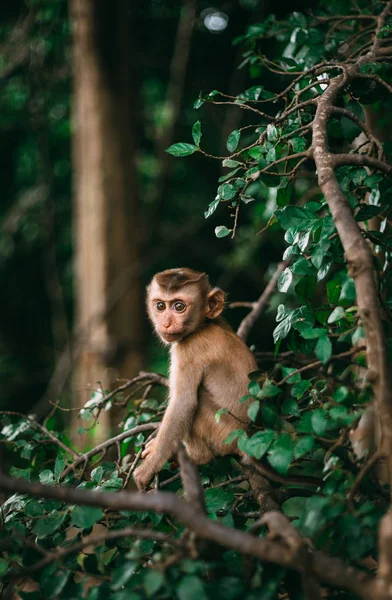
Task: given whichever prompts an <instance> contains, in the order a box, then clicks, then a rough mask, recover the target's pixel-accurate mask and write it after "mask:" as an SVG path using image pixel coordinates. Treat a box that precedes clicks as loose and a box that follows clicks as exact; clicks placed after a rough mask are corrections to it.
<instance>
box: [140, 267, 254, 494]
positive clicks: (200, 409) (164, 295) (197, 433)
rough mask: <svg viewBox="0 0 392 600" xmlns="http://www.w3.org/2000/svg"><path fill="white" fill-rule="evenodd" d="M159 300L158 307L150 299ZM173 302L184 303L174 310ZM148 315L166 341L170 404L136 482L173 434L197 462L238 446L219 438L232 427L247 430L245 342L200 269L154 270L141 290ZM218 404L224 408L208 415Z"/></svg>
mask: <svg viewBox="0 0 392 600" xmlns="http://www.w3.org/2000/svg"><path fill="white" fill-rule="evenodd" d="M158 301H160V302H164V303H165V310H163V311H162V312H159V311H158V310H157V308H156V303H157V302H158ZM176 302H184V303H185V304H186V306H187V308H186V310H185V311H184V312H180V313H177V312H176V310H175V309H174V306H175V303H176ZM147 307H148V313H149V316H150V318H151V320H152V322H153V324H154V327H155V330H156V332H157V333H158V335H159V336H160V337H161V339H162V340H163V342H164V343H168V344H171V349H170V357H171V365H170V378H169V404H168V407H167V409H166V412H165V415H164V417H163V421H162V424H161V426H160V428H159V431H158V435H157V437H156V438H155V439H154V440H152V441H151V442H150V444H148V445H147V447H146V450H145V451H144V453H143V456H144V457H145V460H144V462H143V463H142V465H141V466H140V467H139V468H138V469H137V470H136V471H135V481H136V483H137V485H138V487H139V489H142V488H144V487H146V486H147V485H148V483H149V482H150V480H151V479H152V477H153V476H154V474H155V473H158V472H159V471H160V470H161V469H162V467H163V465H164V464H165V462H166V461H167V460H169V459H170V458H171V457H172V456H173V455H174V453H175V451H176V448H177V445H178V443H179V442H180V441H183V442H184V443H185V446H186V449H187V451H188V453H189V456H190V457H191V459H192V460H193V461H194V462H195V463H196V464H204V463H208V462H209V461H211V460H212V459H213V458H214V457H215V456H222V455H225V454H233V453H238V449H237V443H236V441H234V442H233V443H231V444H223V442H224V440H225V439H226V438H227V436H228V435H229V433H230V432H231V431H233V430H234V429H246V428H247V426H248V423H249V418H248V415H247V408H248V403H243V404H240V402H239V400H240V398H242V397H243V396H244V395H245V394H247V390H248V373H249V372H250V371H253V370H255V369H256V362H255V359H254V357H253V355H252V353H251V352H250V350H249V348H248V347H247V346H246V345H245V344H244V342H243V341H242V340H241V339H240V338H239V337H238V336H237V335H236V334H235V333H234V332H233V330H232V329H231V328H230V327H229V325H228V324H227V323H226V322H225V321H224V320H223V319H222V318H221V317H220V315H221V313H222V310H223V307H224V293H223V292H222V290H219V289H217V288H214V289H211V286H210V284H209V282H208V278H207V276H206V275H205V273H199V272H197V271H192V270H191V269H171V270H169V271H163V272H162V273H158V274H157V275H155V277H154V279H153V280H152V282H151V284H150V286H149V287H148V294H147ZM220 408H226V409H227V410H228V414H222V415H221V416H220V420H219V423H217V422H216V420H215V415H216V413H217V411H218V410H219V409H220Z"/></svg>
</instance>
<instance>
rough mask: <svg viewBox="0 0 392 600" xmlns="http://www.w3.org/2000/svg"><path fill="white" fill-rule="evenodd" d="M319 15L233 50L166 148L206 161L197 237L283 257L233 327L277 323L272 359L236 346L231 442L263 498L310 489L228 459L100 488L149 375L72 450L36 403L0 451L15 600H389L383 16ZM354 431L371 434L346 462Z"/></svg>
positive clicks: (368, 7) (130, 465)
mask: <svg viewBox="0 0 392 600" xmlns="http://www.w3.org/2000/svg"><path fill="white" fill-rule="evenodd" d="M320 4H321V8H320V9H319V10H317V12H315V13H314V14H313V13H310V14H303V13H293V14H292V15H290V16H289V17H288V18H287V19H286V20H284V21H279V20H276V19H275V18H274V17H273V16H272V15H269V16H268V18H266V19H265V20H264V21H263V22H262V23H257V24H252V25H250V26H249V27H248V28H247V30H246V31H245V33H244V34H243V35H241V36H240V37H237V38H236V40H235V44H237V45H240V46H241V48H242V53H243V58H244V62H243V68H248V69H249V72H250V75H251V78H252V79H253V85H252V86H250V87H249V88H247V89H245V90H243V91H242V92H241V93H239V94H237V95H235V96H231V95H228V94H227V93H226V92H225V90H223V91H221V90H219V91H218V90H216V89H215V90H213V91H211V92H209V93H204V92H202V93H200V96H199V97H198V98H196V99H195V104H194V108H195V110H198V111H200V112H201V117H200V118H197V116H196V117H195V121H196V122H195V123H194V125H193V127H192V130H191V132H190V135H189V140H188V141H186V142H178V143H174V144H172V145H171V146H170V148H169V149H168V152H169V153H170V154H172V155H174V156H176V157H182V156H189V155H194V154H196V153H201V154H202V155H205V156H206V158H205V159H204V160H205V161H206V162H207V157H211V156H212V157H213V158H216V159H217V160H219V161H222V163H221V164H222V174H221V175H220V178H219V182H218V187H217V193H216V197H215V199H214V200H213V201H212V202H210V203H209V205H208V206H206V211H205V217H206V219H207V223H208V222H209V221H208V219H210V218H215V217H216V214H218V215H219V221H218V223H219V224H217V225H216V227H215V234H216V237H217V238H223V237H228V236H231V237H233V238H235V237H236V236H241V227H242V223H243V219H244V220H245V223H246V224H245V226H244V227H245V230H246V233H247V236H249V232H250V229H252V228H253V231H254V235H256V232H257V229H259V230H260V231H259V232H258V233H259V234H260V236H265V235H271V237H273V239H274V240H275V239H279V240H284V246H285V249H284V253H283V256H282V259H281V261H282V262H280V263H279V265H278V266H277V263H276V262H274V263H273V264H272V270H271V277H273V276H274V277H275V279H276V280H277V290H275V289H274V288H273V287H272V286H270V287H269V289H268V293H267V294H264V295H263V296H262V297H261V299H260V301H259V302H258V303H253V304H252V305H250V306H249V307H248V308H249V309H250V310H251V312H250V315H249V318H248V319H247V318H246V317H245V320H244V321H243V322H242V324H241V327H242V330H241V332H242V336H243V337H244V339H245V338H248V337H249V336H250V331H249V327H250V326H251V325H253V324H254V323H253V320H252V314H253V315H254V314H255V313H256V314H257V316H258V318H260V317H261V315H262V314H263V313H264V311H265V308H266V304H267V303H269V304H270V309H271V310H275V312H276V326H275V328H274V330H273V341H274V343H275V349H274V351H273V352H270V351H266V350H265V348H264V347H263V346H262V345H261V344H260V342H259V340H258V339H257V336H254V337H252V338H251V339H252V342H254V350H255V353H256V356H257V357H258V358H259V359H260V370H259V371H257V372H255V373H252V374H251V376H250V383H249V395H250V396H251V397H252V398H253V401H252V403H251V405H250V408H249V417H250V419H251V421H252V423H253V426H252V429H251V431H249V432H248V435H247V434H245V433H244V432H243V431H242V430H238V431H237V432H234V434H233V436H235V437H236V438H237V439H238V446H239V448H240V449H241V450H243V451H245V452H246V453H247V454H249V455H250V456H253V457H255V458H257V459H259V460H262V461H266V462H267V463H268V464H269V465H270V466H272V467H273V468H274V469H275V471H276V472H277V473H278V474H279V475H280V476H281V477H282V478H283V481H284V478H285V477H286V476H287V475H299V476H304V475H312V476H315V477H318V478H319V479H320V486H319V487H318V488H317V490H316V491H314V489H313V488H311V487H309V486H308V485H306V484H305V483H304V484H303V485H298V486H295V487H294V486H291V485H288V484H285V483H277V482H276V481H270V482H268V481H266V480H264V479H260V480H258V481H251V482H250V484H249V482H248V480H247V478H246V474H244V473H243V472H242V470H241V468H240V466H239V464H238V463H237V461H235V460H234V459H228V458H224V459H219V460H216V461H214V462H213V463H211V464H209V465H206V466H204V467H202V468H201V469H200V477H199V475H198V473H197V472H196V471H195V469H194V468H193V466H192V465H191V464H189V461H188V459H187V457H186V455H184V453H180V455H179V462H180V474H178V473H177V472H176V471H173V469H176V466H174V465H168V469H166V470H164V471H163V472H162V473H161V475H160V478H159V482H156V488H157V489H158V490H161V489H162V490H165V491H168V492H171V494H170V495H165V494H161V493H160V491H157V493H155V494H154V493H148V494H145V495H143V494H135V493H132V492H129V491H126V492H124V493H123V494H122V493H121V492H119V490H121V489H123V488H124V489H125V488H126V489H127V490H128V489H129V486H130V482H131V478H132V472H133V471H134V469H135V467H136V465H137V462H138V460H139V459H140V455H141V451H142V448H143V444H144V442H145V441H146V439H147V438H148V436H149V435H151V433H152V432H153V430H154V429H155V428H156V427H157V425H156V423H157V422H159V420H160V418H161V416H162V411H163V410H164V407H165V399H164V394H163V390H164V388H165V386H166V385H167V382H166V379H165V378H164V377H162V376H160V375H157V374H155V373H142V374H140V376H138V377H136V378H135V379H133V380H131V381H129V382H126V383H124V384H123V385H121V386H120V387H118V388H117V389H116V390H114V391H113V392H107V391H104V390H102V391H101V392H96V393H95V395H94V396H93V397H92V399H91V400H90V401H89V403H88V404H87V405H86V406H85V407H84V408H83V409H82V411H81V423H82V425H83V426H82V429H89V428H91V427H93V426H94V424H95V422H96V421H97V420H98V419H99V415H100V412H101V411H102V410H106V409H110V408H111V407H112V406H119V405H120V406H125V407H126V410H127V414H126V416H125V418H124V419H123V422H122V432H121V433H120V434H118V435H116V436H115V437H113V438H111V439H110V440H108V441H106V442H104V443H103V444H102V445H101V446H97V447H96V448H93V449H91V450H89V451H87V452H86V453H85V454H80V453H78V452H76V451H75V450H73V449H72V448H71V447H70V443H69V440H68V439H67V435H66V433H65V432H64V431H61V430H59V421H58V419H57V416H56V415H57V413H56V410H55V408H56V407H54V408H53V410H52V413H51V414H50V415H49V417H48V418H47V419H46V421H45V422H44V423H43V424H41V423H38V422H36V421H35V420H34V418H33V417H28V418H23V417H20V416H18V415H17V414H11V413H9V414H7V415H4V427H3V429H2V433H1V435H2V441H3V442H5V443H6V446H7V449H8V451H9V452H10V453H13V455H12V456H13V463H14V466H12V467H11V469H10V475H11V476H12V477H13V479H11V478H9V477H6V476H3V475H0V487H2V488H3V489H5V490H8V491H14V492H16V494H15V495H14V496H11V497H10V498H8V499H7V500H6V501H5V503H4V504H3V528H2V531H1V538H0V539H1V543H2V544H3V547H4V553H3V556H2V558H0V573H1V574H2V576H3V580H4V582H5V584H7V583H8V582H11V584H12V583H13V584H15V585H16V587H17V588H18V586H20V585H21V582H22V581H23V578H24V577H26V576H28V577H29V579H30V580H32V581H33V582H36V583H37V584H38V585H37V586H36V588H32V589H33V590H34V591H29V592H26V591H25V592H19V594H20V596H21V597H23V598H32V600H34V598H39V597H44V598H57V597H59V598H64V599H66V598H67V599H71V598H81V597H87V598H88V599H89V600H96V599H97V600H98V599H100V598H106V597H107V596H108V595H110V597H111V598H113V599H114V600H122V599H123V598H124V599H125V598H127V599H131V600H139V599H142V598H149V597H156V598H162V599H165V598H173V597H177V598H179V600H192V599H193V598H195V599H196V598H197V599H204V598H206V599H207V598H211V599H212V598H214V597H215V598H225V599H227V600H231V599H232V600H235V599H236V598H246V599H249V600H253V599H256V598H257V599H258V600H268V599H270V600H273V599H275V598H281V599H282V598H290V599H295V600H297V599H301V598H305V599H309V600H310V599H312V600H313V599H316V598H321V597H323V598H359V597H362V598H369V599H370V598H374V599H376V598H390V597H391V596H390V591H389V588H388V586H390V585H391V572H392V568H391V563H392V552H391V548H390V534H389V530H390V526H389V522H390V518H391V516H390V512H389V511H390V508H389V489H388V485H389V483H390V477H391V467H390V457H391V456H392V447H391V436H390V431H391V430H392V429H391V427H392V391H391V390H392V387H391V385H390V384H391V382H390V372H389V371H390V364H391V359H392V355H391V350H392V344H391V340H392V337H391V313H390V310H391V308H392V295H391V292H392V270H391V268H390V261H391V250H392V238H391V232H390V207H391V199H392V184H391V180H390V177H391V175H392V167H391V166H390V165H389V164H388V156H389V154H390V145H389V143H388V129H389V127H390V112H391V100H390V95H391V92H392V88H391V86H390V84H389V83H388V81H390V75H391V66H390V59H391V57H392V47H391V45H390V37H389V33H390V26H391V23H392V21H391V17H390V12H389V11H390V10H391V3H385V2H378V1H375V2H372V3H369V2H360V1H359V2H353V3H352V5H350V6H347V3H345V2H342V1H339V0H336V1H331V2H329V3H328V7H326V6H325V3H320ZM266 40H273V42H272V43H271V44H270V46H269V47H270V49H271V53H272V54H271V55H270V56H269V57H268V58H267V57H266V56H264V54H263V47H264V46H263V44H265V43H266ZM267 73H268V75H267ZM265 80H267V81H268V82H269V85H268V88H267V87H266V86H265V85H264V84H263V83H262V82H264V81H265ZM222 104H223V105H225V107H226V108H227V107H228V106H229V107H231V106H234V107H235V108H236V109H237V110H238V111H242V112H243V113H244V118H243V120H242V121H241V123H240V125H239V126H238V128H237V129H235V130H233V131H232V132H231V133H230V134H229V135H228V137H227V142H226V148H227V155H225V156H224V157H223V156H214V155H212V152H211V151H210V150H209V147H208V141H207V142H206V143H204V138H203V137H202V133H203V134H204V125H203V123H204V118H203V110H204V109H205V107H206V105H213V106H212V108H213V109H214V110H216V111H219V110H221V109H222V106H221V105H222ZM195 114H196V115H197V113H195ZM191 136H192V138H191ZM206 137H209V136H206ZM191 139H192V143H191ZM185 160H186V161H192V160H195V156H192V157H191V158H186V159H185ZM193 185H195V184H194V183H193ZM214 213H216V214H214ZM212 215H214V217H212ZM249 224H251V226H250V225H249ZM249 237H250V236H249ZM247 243H248V244H249V247H251V246H252V244H253V239H251V238H250V239H247ZM276 243H277V244H278V243H280V242H276ZM242 247H243V245H241V246H238V247H237V248H242ZM238 253H239V254H240V252H239V251H238ZM244 253H245V256H246V258H247V259H248V260H249V264H250V263H251V257H250V256H249V254H248V253H247V252H246V251H244ZM240 258H241V257H240V256H239V257H238V260H239V261H240ZM253 260H257V258H253ZM240 264H241V265H242V266H245V268H246V263H245V265H244V263H241V261H240ZM192 266H193V265H192ZM274 273H275V275H274ZM262 318H263V317H262ZM248 325H249V327H248ZM246 398H248V397H246ZM239 401H241V399H239ZM370 406H371V407H372V408H371V409H370V408H369V407H370ZM371 411H372V412H371ZM364 414H365V417H366V418H367V419H368V420H371V419H370V415H373V425H374V427H373V433H372V432H371V433H370V434H369V435H368V439H367V441H366V444H365V448H364V451H362V452H361V451H359V450H358V449H357V451H354V448H353V440H354V437H355V435H354V437H353V436H352V431H353V430H355V429H356V428H358V425H359V431H361V424H363V423H364V418H362V417H363V415H364ZM219 418H220V414H219V413H218V414H217V416H216V419H217V420H219ZM357 434H358V429H357ZM380 463H381V464H380ZM377 465H378V468H377ZM18 480H19V481H18ZM37 480H39V482H40V484H42V485H41V486H39V485H37V484H34V485H33V484H32V483H30V482H33V481H37ZM60 484H61V485H60ZM43 486H48V487H43ZM201 488H202V489H201ZM183 489H185V492H186V497H185V499H183V498H182V496H183ZM29 492H30V493H29ZM104 492H110V494H105V495H104ZM101 493H102V495H101ZM271 509H273V512H271ZM207 517H208V518H207ZM287 517H288V518H287ZM87 536H90V537H89V538H87ZM92 546H93V548H91V547H92ZM332 557H336V558H337V560H336V561H334V560H333V559H332ZM260 559H261V560H260ZM349 567H351V568H349ZM98 582H99V585H98ZM35 589H39V591H35Z"/></svg>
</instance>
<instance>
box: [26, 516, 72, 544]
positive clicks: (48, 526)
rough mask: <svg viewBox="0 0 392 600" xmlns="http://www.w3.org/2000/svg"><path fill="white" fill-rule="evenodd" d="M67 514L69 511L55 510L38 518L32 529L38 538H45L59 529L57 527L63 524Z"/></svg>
mask: <svg viewBox="0 0 392 600" xmlns="http://www.w3.org/2000/svg"><path fill="white" fill-rule="evenodd" d="M66 516H67V513H66V512H65V511H64V512H55V513H53V514H51V515H48V516H47V517H43V518H42V519H38V521H37V522H36V523H35V525H34V527H33V529H32V531H33V533H35V535H36V536H37V537H38V538H44V537H46V536H48V535H52V533H54V532H55V531H57V529H58V528H59V527H60V526H61V525H62V523H63V521H64V519H65V518H66Z"/></svg>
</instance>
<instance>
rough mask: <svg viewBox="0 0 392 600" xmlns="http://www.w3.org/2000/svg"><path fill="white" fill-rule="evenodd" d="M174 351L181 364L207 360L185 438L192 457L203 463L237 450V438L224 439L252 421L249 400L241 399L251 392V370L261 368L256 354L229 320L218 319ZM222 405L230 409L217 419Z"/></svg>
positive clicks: (203, 362) (204, 363) (177, 360)
mask: <svg viewBox="0 0 392 600" xmlns="http://www.w3.org/2000/svg"><path fill="white" fill-rule="evenodd" d="M173 354H175V355H176V357H175V359H176V362H177V364H187V365H189V364H192V361H197V362H199V361H201V362H202V364H203V374H202V379H201V381H200V384H199V388H198V408H197V412H196V415H195V420H194V423H193V427H192V431H191V435H190V436H189V440H185V442H186V443H187V446H188V450H189V452H190V454H191V457H192V458H193V460H195V461H196V462H198V463H199V464H200V463H203V462H209V460H211V459H212V458H213V456H214V455H222V454H232V453H234V452H236V451H237V443H236V442H234V443H232V444H223V442H224V440H225V439H226V438H227V436H228V435H229V433H230V432H231V431H233V430H235V429H246V428H247V425H248V423H249V418H248V415H247V409H248V405H249V403H248V402H246V403H242V404H241V403H240V402H239V401H240V399H241V398H242V397H243V396H245V395H246V394H247V393H248V383H249V378H248V374H249V373H250V372H251V371H254V370H255V369H256V368H257V365H256V361H255V359H254V356H253V354H252V353H251V352H250V350H249V348H248V347H247V346H246V344H245V343H244V342H243V341H242V340H241V338H239V337H238V336H237V335H236V334H235V333H234V332H233V331H232V330H231V329H230V327H229V326H228V325H227V324H224V325H223V326H221V325H219V324H216V323H214V322H212V323H209V324H208V325H206V326H205V328H203V329H202V330H200V331H198V332H196V333H195V334H193V335H191V336H189V338H186V339H185V340H183V341H182V342H181V344H178V345H176V347H174V348H173ZM221 408H226V409H227V410H228V411H229V412H228V413H226V414H221V416H220V419H219V422H218V423H217V422H216V419H215V415H216V413H217V411H218V410H219V409H221ZM200 442H203V443H200ZM203 447H204V452H203V451H202V448H203ZM207 447H208V449H209V451H210V456H208V451H207ZM192 449H193V451H192ZM196 449H197V451H198V456H195V452H196Z"/></svg>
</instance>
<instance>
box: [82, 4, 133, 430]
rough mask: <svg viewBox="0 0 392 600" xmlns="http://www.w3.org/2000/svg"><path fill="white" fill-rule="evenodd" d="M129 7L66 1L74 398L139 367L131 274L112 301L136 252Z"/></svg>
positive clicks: (83, 399)
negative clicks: (80, 341)
mask: <svg viewBox="0 0 392 600" xmlns="http://www.w3.org/2000/svg"><path fill="white" fill-rule="evenodd" d="M129 11H130V2H129V1H128V0H118V1H117V2H115V3H108V2H105V0H83V1H81V0H70V13H71V15H70V16H71V22H72V26H73V81H74V90H73V127H74V133H73V169H74V223H75V226H74V227H75V228H74V238H75V296H76V319H75V322H76V330H77V332H78V336H79V339H83V345H82V347H81V349H80V353H79V359H78V361H77V366H76V374H75V378H74V381H75V386H74V390H75V393H74V394H73V398H74V400H73V404H74V406H79V407H80V406H82V405H84V404H85V402H86V400H88V398H89V390H90V392H91V390H94V389H95V388H97V382H101V384H102V387H103V388H104V389H107V388H108V387H109V386H110V383H111V381H112V380H113V379H114V378H115V377H116V376H124V377H128V378H130V377H132V376H133V375H134V374H135V373H136V372H137V371H138V370H139V368H140V366H141V356H140V354H141V348H142V316H143V312H142V311H143V302H142V298H141V295H142V290H141V284H140V280H139V277H138V275H137V274H136V275H135V276H134V278H133V279H132V282H130V283H129V284H128V285H121V286H119V287H121V290H119V291H118V293H117V296H116V297H115V298H114V301H113V289H114V288H115V287H116V286H118V282H119V281H120V280H121V278H123V277H124V276H125V275H126V274H127V272H128V271H129V269H130V266H132V265H136V264H137V261H138V257H139V240H138V232H139V211H138V185H137V173H136V167H135V160H134V158H135V147H134V137H133V130H132V129H133V128H132V124H133V122H134V118H133V115H132V114H131V108H130V107H131V105H132V103H131V101H130V99H131V94H134V93H135V92H134V91H133V90H131V64H130V63H131V51H130V39H131V34H130V20H129ZM81 332H83V335H80V333H81ZM73 414H74V415H75V417H76V415H77V413H76V412H75V413H73ZM102 421H103V419H102V416H101V424H102ZM74 425H76V418H75V419H74ZM78 426H79V423H78ZM73 429H75V427H74V428H73ZM101 434H102V435H101V437H107V434H108V432H107V431H101ZM79 439H80V438H79Z"/></svg>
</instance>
